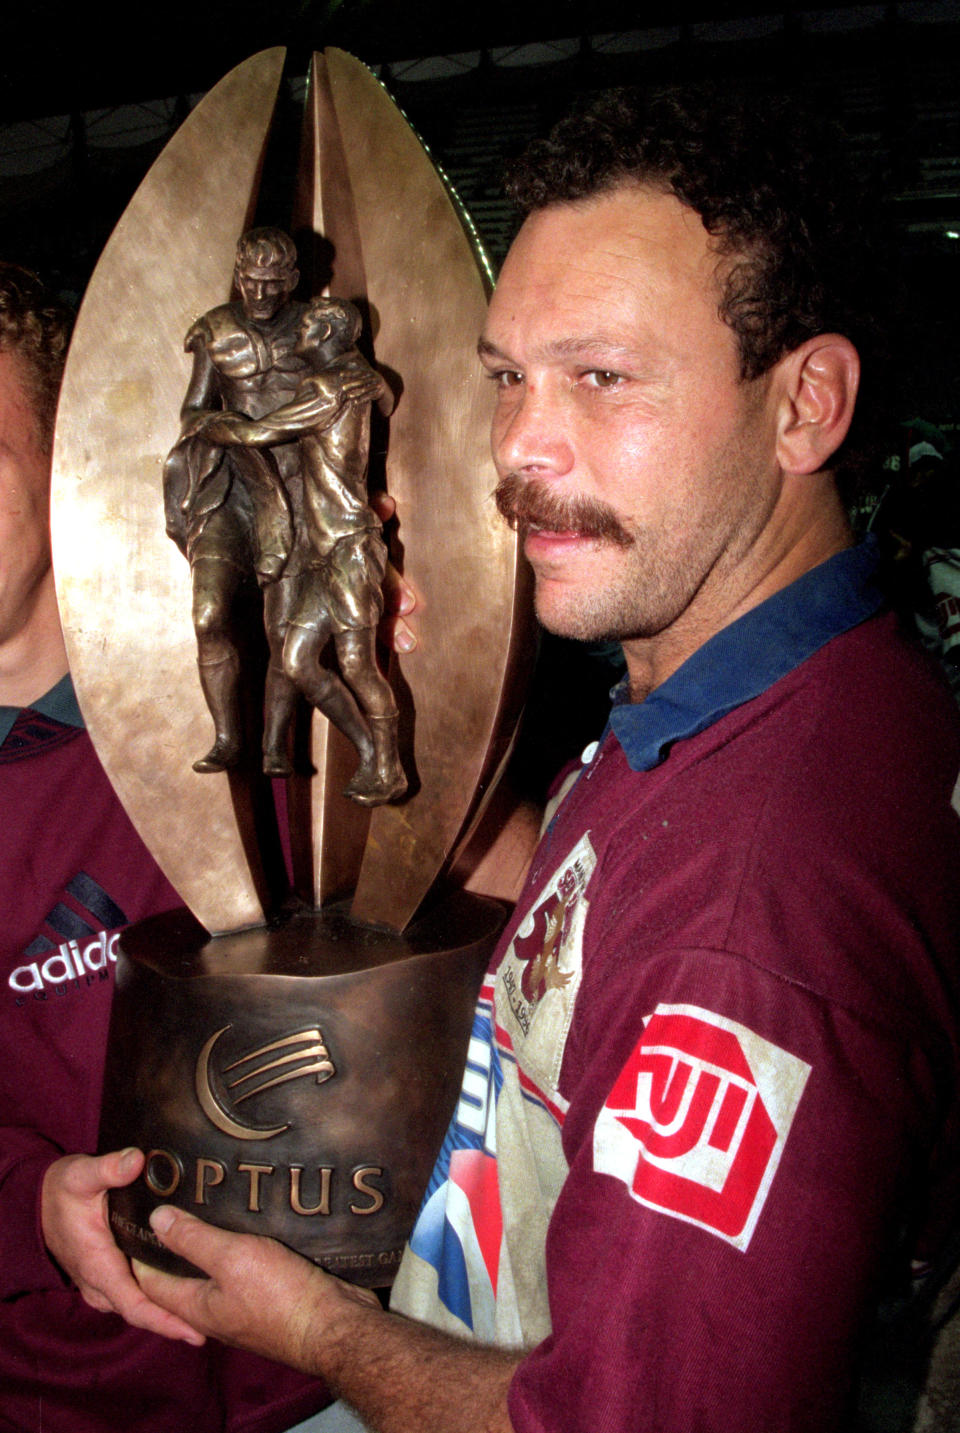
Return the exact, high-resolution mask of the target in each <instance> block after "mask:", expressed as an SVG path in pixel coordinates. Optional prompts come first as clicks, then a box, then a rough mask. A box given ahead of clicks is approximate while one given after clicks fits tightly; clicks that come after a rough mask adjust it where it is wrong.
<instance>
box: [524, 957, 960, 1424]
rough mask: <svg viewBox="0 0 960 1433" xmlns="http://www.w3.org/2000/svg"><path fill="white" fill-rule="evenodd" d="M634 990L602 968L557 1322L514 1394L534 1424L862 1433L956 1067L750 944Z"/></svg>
mask: <svg viewBox="0 0 960 1433" xmlns="http://www.w3.org/2000/svg"><path fill="white" fill-rule="evenodd" d="M638 970H639V972H640V973H639V974H638ZM610 984H611V986H612V988H611V989H608V990H606V991H605V992H597V991H596V990H593V991H591V988H590V985H589V980H587V981H585V984H584V987H583V988H582V989H581V991H580V996H579V1000H578V1007H580V1006H581V1005H583V1006H585V1007H586V1012H587V1013H586V1014H584V1013H583V1012H582V1011H581V1012H580V1018H579V1021H578V1024H577V1025H576V1026H575V1028H574V1030H573V1031H572V1032H571V1038H570V1041H569V1042H568V1047H567V1056H566V1061H567V1064H566V1066H565V1077H566V1076H568V1075H569V1076H572V1080H573V1084H574V1085H575V1090H576V1093H575V1094H574V1096H573V1097H572V1099H571V1102H570V1104H569V1107H568V1108H566V1110H565V1111H564V1110H563V1109H562V1107H561V1108H560V1109H559V1110H558V1111H557V1116H558V1119H559V1121H560V1123H561V1124H562V1144H563V1149H564V1153H565V1155H566V1158H567V1161H568V1165H569V1172H568V1174H567V1177H566V1179H565V1181H564V1183H563V1186H562V1189H561V1192H560V1195H559V1198H558V1201H557V1204H556V1206H555V1209H554V1212H553V1216H552V1218H551V1220H550V1225H549V1229H548V1233H547V1239H546V1269H547V1286H548V1295H549V1306H550V1316H551V1324H552V1332H551V1334H550V1335H549V1336H548V1337H547V1338H546V1339H545V1340H544V1341H543V1342H542V1343H541V1344H539V1345H538V1346H537V1347H536V1348H535V1349H534V1350H533V1351H532V1352H531V1353H530V1355H529V1356H528V1357H527V1358H526V1359H525V1360H524V1362H523V1363H522V1364H521V1366H520V1368H519V1370H518V1372H517V1375H516V1377H515V1379H514V1382H513V1385H512V1387H511V1392H510V1413H511V1418H512V1420H513V1423H514V1426H515V1428H516V1429H517V1433H534V1430H537V1433H548V1430H550V1433H553V1430H557V1433H559V1430H564V1433H573V1430H575V1429H581V1428H586V1427H593V1428H603V1429H604V1430H605V1433H621V1430H622V1433H627V1430H635V1429H639V1428H643V1429H651V1430H652V1429H656V1430H659V1431H660V1433H721V1430H723V1433H725V1430H728V1429H729V1428H731V1427H736V1428H737V1430H738V1433H768V1430H770V1429H772V1428H787V1427H789V1429H790V1430H791V1433H827V1430H834V1429H835V1430H838V1433H839V1430H840V1429H843V1428H846V1427H848V1426H850V1425H849V1423H848V1422H847V1421H846V1418H847V1414H848V1412H849V1407H848V1404H849V1400H850V1398H851V1396H852V1390H853V1381H854V1372H855V1370H854V1368H853V1363H854V1352H853V1351H855V1350H856V1348H857V1347H858V1345H859V1343H860V1341H861V1338H862V1335H863V1332H864V1326H865V1321H866V1320H867V1318H868V1315H869V1311H870V1310H871V1308H872V1306H873V1303H874V1301H875V1299H876V1297H877V1295H878V1292H879V1291H878V1288H877V1286H876V1271H877V1269H878V1268H879V1267H881V1266H882V1265H883V1263H884V1260H885V1256H889V1253H890V1251H893V1250H896V1249H897V1247H898V1245H901V1244H902V1235H901V1226H902V1225H904V1224H906V1225H909V1224H910V1222H911V1217H912V1216H913V1215H914V1214H916V1213H917V1211H916V1210H914V1209H913V1207H912V1205H911V1198H912V1183H913V1179H914V1178H915V1177H916V1172H917V1169H918V1167H919V1166H922V1165H924V1164H925V1163H926V1162H927V1161H926V1156H925V1151H927V1150H929V1149H930V1148H931V1147H932V1146H933V1145H935V1143H936V1137H937V1128H938V1120H939V1111H940V1110H941V1109H942V1107H943V1100H944V1095H945V1088H946V1084H947V1082H948V1077H947V1074H946V1066H945V1065H943V1066H941V1064H940V1063H939V1061H938V1058H937V1054H936V1051H935V1050H931V1049H930V1048H929V1042H928V1041H926V1040H925V1039H924V1037H923V1035H922V1033H921V1032H920V1031H910V1030H908V1029H904V1030H903V1031H900V1032H896V1033H891V1032H890V1031H885V1030H883V1029H882V1028H878V1027H877V1026H876V1025H874V1024H873V1023H871V1022H869V1021H865V1020H863V1019H861V1018H859V1017H858V1016H857V1015H856V1014H854V1013H852V1012H851V1011H850V1010H847V1009H844V1008H843V1007H842V1006H839V1005H837V1004H831V1003H827V1002H825V1001H824V1000H823V999H822V998H820V997H818V996H815V995H813V994H812V993H811V992H809V991H807V990H804V989H803V988H800V987H799V986H794V985H791V983H790V982H789V981H786V980H784V979H783V978H781V977H779V976H776V975H774V974H772V973H770V972H768V971H765V970H763V969H761V968H758V967H757V965H755V964H754V963H752V962H751V961H749V960H747V959H744V958H742V957H740V956H731V954H730V953H729V952H718V951H710V950H689V949H688V950H680V951H675V950H674V951H661V952H658V953H657V955H656V956H654V957H651V958H650V959H647V960H643V961H642V962H638V963H636V964H635V965H634V966H633V967H632V971H631V972H630V973H629V974H628V975H627V976H626V977H625V978H624V977H621V978H620V979H619V981H618V979H617V977H616V974H615V973H614V976H613V978H612V979H611V981H610ZM631 985H632V986H633V989H632V990H631V989H630V986H631ZM618 986H619V988H618ZM591 998H592V1008H591ZM562 1085H563V1081H561V1088H562Z"/></svg>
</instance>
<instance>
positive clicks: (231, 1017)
mask: <svg viewBox="0 0 960 1433" xmlns="http://www.w3.org/2000/svg"><path fill="white" fill-rule="evenodd" d="M502 918H503V911H502V909H501V907H500V906H498V905H497V904H496V903H495V902H492V901H484V900H482V899H480V898H478V897H469V896H457V897H454V898H452V899H451V901H450V902H449V903H447V904H446V905H444V906H441V907H440V908H438V909H436V910H434V911H433V912H432V913H431V914H430V916H429V917H427V918H425V919H420V920H418V921H417V922H416V923H415V924H414V925H413V926H412V927H411V928H410V929H409V930H408V931H407V933H406V935H405V936H401V935H397V934H393V933H391V932H386V931H382V930H381V931H376V930H373V929H371V928H370V927H364V926H357V925H356V924H355V923H354V922H352V921H351V920H350V919H349V917H348V915H347V914H346V912H345V911H344V910H343V909H342V908H334V910H333V911H331V912H327V913H324V914H322V915H319V914H316V913H306V914H303V915H301V916H298V917H295V918H293V919H292V920H291V921H289V922H288V923H287V924H286V925H284V926H282V927H281V928H280V929H275V930H269V931H268V930H255V931H247V932H243V933H238V934H235V935H227V936H219V937H218V938H217V939H215V940H212V941H211V940H208V938H207V936H206V932H204V931H203V930H202V929H200V927H198V926H197V924H196V922H195V921H193V920H192V918H191V917H190V916H189V915H188V913H187V912H186V911H183V912H174V913H172V914H170V915H167V916H160V917H158V918H156V919H154V920H148V921H142V922H140V923H139V924H138V925H137V926H134V927H132V928H131V929H130V930H129V931H127V932H126V933H125V934H124V935H123V937H122V939H121V954H120V957H119V960H118V965H117V991H116V995H115V998H114V1014H113V1022H112V1029H111V1041H110V1053H109V1060H108V1068H107V1076H106V1084H105V1090H104V1107H103V1122H102V1126H101V1148H104V1149H108V1148H109V1149H114V1148H121V1147H123V1146H125V1145H129V1144H133V1145H137V1146H139V1147H141V1148H143V1149H144V1150H146V1151H147V1152H148V1154H149V1159H148V1163H147V1168H146V1171H145V1175H144V1177H142V1178H140V1179H138V1180H137V1181H136V1183H135V1184H134V1185H132V1186H131V1187H129V1188H127V1189H120V1190H114V1191H112V1193H111V1196H110V1219H111V1224H112V1226H113V1229H114V1232H115V1235H116V1237H117V1240H118V1242H119V1244H120V1246H121V1248H123V1249H124V1250H125V1251H126V1252H127V1253H128V1254H131V1255H134V1256H136V1257H137V1258H140V1259H144V1260H145V1261H146V1262H148V1263H154V1264H156V1265H158V1266H159V1267H161V1268H169V1269H175V1270H179V1271H181V1272H183V1271H184V1269H183V1265H182V1264H181V1262H180V1261H179V1260H176V1259H175V1258H174V1257H173V1256H172V1255H170V1254H168V1253H166V1252H165V1251H163V1250H162V1248H161V1247H160V1246H159V1243H158V1241H157V1240H156V1239H155V1238H154V1237H153V1236H152V1235H151V1233H150V1230H149V1225H148V1219H149V1214H150V1211H151V1210H152V1209H153V1208H155V1207H156V1205H157V1204H160V1203H164V1202H170V1203H174V1204H177V1205H179V1206H180V1207H181V1208H184V1209H188V1210H191V1211H192V1212H193V1213H197V1214H200V1215H202V1216H203V1217H204V1218H206V1219H209V1220H211V1221H212V1222H213V1223H215V1224H218V1225H220V1226H221V1227H224V1228H228V1229H235V1230H239V1231H243V1232H248V1233H269V1234H271V1235H272V1236H273V1237H275V1238H278V1239H281V1240H283V1242H284V1243H286V1244H289V1245H290V1246H291V1248H294V1249H297V1250H299V1251H300V1252H301V1253H303V1254H305V1255H306V1256H307V1257H308V1258H311V1259H314V1260H316V1261H317V1262H318V1263H321V1264H323V1265H324V1266H325V1267H326V1268H329V1269H331V1270H333V1271H334V1272H336V1273H338V1274H340V1275H341V1276H342V1277H344V1278H347V1279H350V1280H352V1281H354V1282H357V1283H362V1284H367V1285H370V1286H386V1285H388V1284H389V1283H390V1282H391V1280H392V1278H393V1275H394V1273H395V1271H396V1266H397V1263H398V1261H399V1255H400V1250H401V1248H402V1246H403V1243H404V1240H405V1239H406V1237H407V1234H408V1233H409V1230H410V1228H411V1226H412V1223H413V1220H414V1218H415V1216H416V1212H417V1209H418V1207H419V1203H420V1199H421V1196H422V1194H423V1191H424V1188H425V1186H426V1182H427V1179H428V1177H429V1174H430V1170H431V1169H432V1167H433V1162H434V1159H435V1157H436V1154H437V1152H438V1150H439V1148H440V1144H441V1142H442V1140H443V1136H444V1134H445V1132H446V1128H447V1124H448V1122H449V1119H450V1116H451V1114H452V1113H453V1107H454V1103H455V1101H456V1098H457V1093H458V1090H459V1086H460V1076H461V1074H462V1071H463V1064H464V1059H465V1056H466V1048H467V1041H468V1038H469V1031H470V1024H471V1016H472V1011H473V1006H474V1001H475V999H476V993H477V989H478V987H479V984H480V980H481V978H482V975H483V972H484V970H485V968H486V965H487V962H488V960H489V957H490V952H491V948H492V944H493V941H494V939H495V938H496V935H497V932H498V931H499V928H500V924H501V921H502ZM467 931H469V932H470V935H469V936H468V937H467V936H465V935H464V932H467ZM461 942H462V943H461ZM318 970H324V971H325V972H326V973H325V974H324V975H317V974H316V973H315V972H317V971H318Z"/></svg>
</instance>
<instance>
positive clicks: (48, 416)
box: [0, 260, 73, 453]
mask: <svg viewBox="0 0 960 1433" xmlns="http://www.w3.org/2000/svg"><path fill="white" fill-rule="evenodd" d="M72 326H73V313H72V312H71V310H70V309H69V308H68V307H67V305H66V304H65V303H62V302H61V300H60V299H58V298H57V296H56V295H55V294H53V293H51V292H50V290H49V289H47V288H46V287H45V286H44V285H43V284H42V283H41V282H40V280H39V279H38V278H37V276H36V274H32V273H31V272H30V270H29V269H22V268H20V266H19V264H8V263H4V262H3V261H2V260H0V353H15V354H16V355H17V359H18V361H19V364H20V373H21V376H22V378H23V380H24V383H25V385H26V387H27V390H28V394H29V397H30V398H31V399H32V400H33V411H34V417H35V418H36V423H37V438H38V441H39V443H40V446H41V447H42V449H43V451H44V452H45V453H49V452H50V449H51V448H52V447H53V425H54V419H55V418H56V413H57V396H58V394H59V392H60V380H61V378H62V377H63V365H64V363H65V362H66V358H67V348H68V346H69V343H70V330H71V328H72Z"/></svg>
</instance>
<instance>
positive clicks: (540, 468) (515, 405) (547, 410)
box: [493, 382, 574, 478]
mask: <svg viewBox="0 0 960 1433" xmlns="http://www.w3.org/2000/svg"><path fill="white" fill-rule="evenodd" d="M514 392H515V393H516V396H515V397H514V396H513V393H514ZM568 419H569V415H568V414H567V412H566V405H565V404H564V403H563V400H562V397H561V396H560V395H558V394H556V393H553V392H551V390H550V389H549V387H548V386H546V385H536V384H533V383H530V382H527V383H524V384H523V385H521V386H518V388H517V389H516V390H511V401H510V402H508V403H506V404H504V405H503V407H502V408H501V409H500V410H498V411H497V413H496V414H495V415H494V420H493V456H494V460H495V462H496V464H497V467H498V468H499V470H500V472H501V473H508V472H511V473H520V474H521V475H522V474H528V475H529V476H531V477H551V476H554V477H558V478H559V477H563V476H564V475H565V474H567V473H569V472H570V470H571V469H572V467H573V465H574V445H573V441H572V437H571V434H570V429H569V421H568Z"/></svg>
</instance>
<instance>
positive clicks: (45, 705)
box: [0, 672, 84, 746]
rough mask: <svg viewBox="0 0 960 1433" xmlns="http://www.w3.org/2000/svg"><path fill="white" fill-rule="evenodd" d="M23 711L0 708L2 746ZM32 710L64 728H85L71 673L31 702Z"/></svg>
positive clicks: (17, 708) (0, 738) (0, 741)
mask: <svg viewBox="0 0 960 1433" xmlns="http://www.w3.org/2000/svg"><path fill="white" fill-rule="evenodd" d="M21 710H22V708H20V707H0V746H2V745H3V743H4V742H5V741H6V739H7V737H8V736H9V735H10V729H11V727H12V726H13V724H14V722H15V721H16V719H17V717H18V716H19V715H20V712H21ZM30 710H31V711H35V712H40V713H41V715H42V716H46V717H50V718H51V720H53V721H58V722H61V723H62V724H63V725H64V726H78V727H80V728H81V729H82V728H83V726H84V720H83V717H82V716H81V715H80V708H79V707H78V706H77V695H76V692H75V691H74V690H73V680H72V678H71V676H70V673H69V672H67V674H66V676H64V677H61V678H60V680H59V682H57V685H56V686H55V687H51V688H50V690H49V691H48V692H45V693H44V695H43V696H42V697H40V698H39V699H38V700H37V701H35V702H31V703H30Z"/></svg>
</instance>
